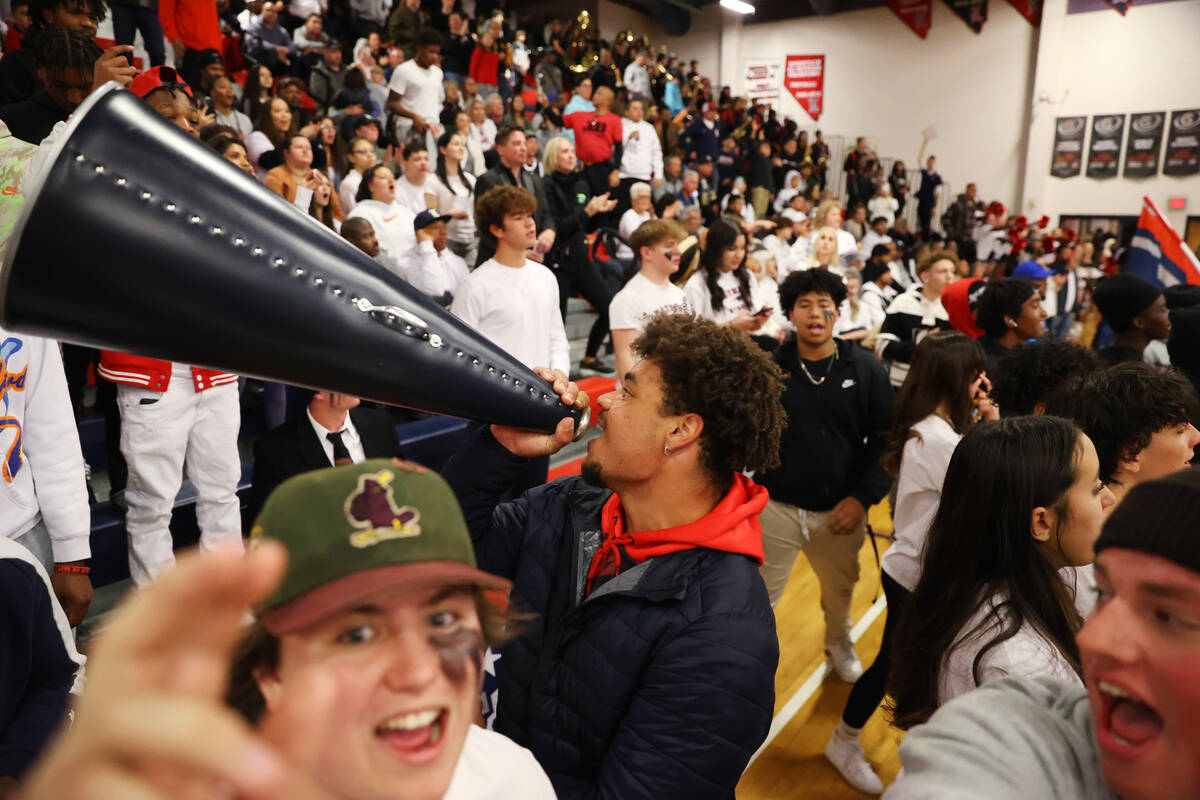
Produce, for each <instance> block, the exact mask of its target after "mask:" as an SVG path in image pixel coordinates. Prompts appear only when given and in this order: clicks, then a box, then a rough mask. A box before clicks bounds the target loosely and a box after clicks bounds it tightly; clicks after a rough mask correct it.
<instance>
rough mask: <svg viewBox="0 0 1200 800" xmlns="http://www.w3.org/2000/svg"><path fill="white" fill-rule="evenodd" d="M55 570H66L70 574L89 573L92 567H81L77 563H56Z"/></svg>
mask: <svg viewBox="0 0 1200 800" xmlns="http://www.w3.org/2000/svg"><path fill="white" fill-rule="evenodd" d="M54 571H55V572H65V573H67V574H68V575H88V574H90V573H91V571H92V568H91V567H81V566H78V565H76V564H55V565H54Z"/></svg>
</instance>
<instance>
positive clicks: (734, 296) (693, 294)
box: [683, 269, 763, 325]
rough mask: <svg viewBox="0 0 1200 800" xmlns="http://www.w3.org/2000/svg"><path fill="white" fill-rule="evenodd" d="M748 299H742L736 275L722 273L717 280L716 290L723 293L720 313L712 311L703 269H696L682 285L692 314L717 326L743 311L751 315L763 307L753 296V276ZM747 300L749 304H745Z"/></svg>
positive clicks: (754, 288) (710, 297)
mask: <svg viewBox="0 0 1200 800" xmlns="http://www.w3.org/2000/svg"><path fill="white" fill-rule="evenodd" d="M749 277H750V297H749V298H743V297H742V287H741V286H740V285H739V284H738V279H737V275H736V274H735V273H733V272H723V273H721V275H720V277H718V278H717V288H719V289H721V291H723V292H724V293H725V302H724V303H723V304H722V306H721V310H720V311H713V307H712V295H710V294H709V292H708V284H707V283H706V282H705V274H704V270H703V269H698V270H696V272H695V273H694V274H693V275H692V277H690V278H688V280H687V283H685V284H684V285H683V293H684V295H685V296H686V297H687V301H688V304H689V305H690V306H691V307H692V311H693V313H695V314H696V315H697V316H699V317H703V318H705V319H711V320H712V321H713V322H715V323H717V324H718V325H724V324H725V323H727V322H729V321H730V320H731V319H733V318H734V317H736V316H737V315H738V314H741V313H742V312H743V311H746V312H749V313H751V314H753V313H754V312H755V311H757V310H758V309H760V308H762V307H763V303H762V302H761V301H759V299H758V297H757V296H756V295H755V291H756V287H755V280H754V275H750V276H749ZM747 300H749V302H747Z"/></svg>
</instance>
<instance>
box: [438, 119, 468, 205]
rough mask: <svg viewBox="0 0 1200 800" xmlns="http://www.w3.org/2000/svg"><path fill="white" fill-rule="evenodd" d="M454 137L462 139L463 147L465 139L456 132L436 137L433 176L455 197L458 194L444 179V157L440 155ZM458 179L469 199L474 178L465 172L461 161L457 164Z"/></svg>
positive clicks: (445, 178) (447, 132)
mask: <svg viewBox="0 0 1200 800" xmlns="http://www.w3.org/2000/svg"><path fill="white" fill-rule="evenodd" d="M455 136H457V137H459V138H460V139H462V140H463V144H464V146H465V144H466V137H465V136H463V135H462V134H461V133H459V132H458V131H457V130H453V131H444V132H443V133H442V135H441V136H439V137H438V140H437V149H438V152H437V155H438V158H437V166H436V167H434V170H433V174H434V175H437V176H438V180H440V181H441V182H442V186H445V187H446V188H447V189H449V190H450V194H455V195H456V194H458V192H457V191H455V189H454V187H453V186H451V185H450V180H449V179H448V178H447V177H446V157H445V155H443V153H442V148H443V147H446V146H448V145H449V144H450V140H451V139H453V138H454V137H455ZM458 179H459V180H460V181H462V184H463V186H465V187H466V188H467V195H466V196H467V197H470V196H471V193H472V192H474V191H475V178H474V176H473V175H471V174H470V173H469V172H467V170H466V169H465V168H464V167H463V164H462V162H461V161H460V162H458Z"/></svg>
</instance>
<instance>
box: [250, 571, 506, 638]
mask: <svg viewBox="0 0 1200 800" xmlns="http://www.w3.org/2000/svg"><path fill="white" fill-rule="evenodd" d="M429 584H435V585H443V584H444V585H450V586H454V585H462V586H478V587H480V588H483V589H501V590H504V591H508V590H509V589H511V588H512V582H511V581H509V580H506V579H504V578H501V577H499V576H498V575H492V574H491V573H490V572H484V571H483V570H481V569H476V568H475V567H471V566H468V565H467V564H461V563H459V562H457V561H427V562H425V563H421V564H402V565H398V566H394V567H378V568H376V569H372V570H368V571H367V572H356V573H354V574H353V575H347V576H346V577H344V578H339V579H337V580H335V581H333V582H332V583H326V584H324V585H323V586H318V587H317V588H315V589H312V590H310V591H308V592H306V593H304V594H302V595H300V596H299V597H297V598H296V599H295V600H292V601H291V602H289V603H285V604H283V605H282V606H279V607H277V608H273V609H271V610H269V611H266V612H264V613H263V614H262V616H261V618H260V619H261V621H262V623H263V626H264V627H265V628H266V629H267V630H268V631H270V632H271V633H272V634H273V635H275V636H282V635H283V634H285V633H293V632H295V631H299V630H303V629H304V628H307V627H309V626H311V625H315V624H316V623H318V622H320V621H322V620H324V619H327V618H329V617H331V616H333V615H335V614H338V613H340V612H342V611H349V610H350V609H352V608H358V607H360V606H363V605H367V604H369V603H370V602H371V598H372V597H374V596H376V595H379V594H381V593H383V592H386V591H388V590H389V589H394V588H396V587H398V586H423V585H429Z"/></svg>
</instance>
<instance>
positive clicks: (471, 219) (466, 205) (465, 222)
mask: <svg viewBox="0 0 1200 800" xmlns="http://www.w3.org/2000/svg"><path fill="white" fill-rule="evenodd" d="M462 174H463V175H467V173H466V172H464V173H462ZM446 178H447V180H449V181H450V186H446V184H445V183H443V182H442V179H441V178H439V177H438V176H437V175H430V176H429V178H428V179H426V181H425V191H427V192H431V193H432V194H433V195H434V196H436V197H437V201H438V206H437V207H438V213H439V214H449V213H450V212H451V211H465V212H467V218H466V219H452V220H450V221H449V222H447V223H446V232H447V233H448V234H449V236H450V241H452V242H459V243H461V244H470V243H471V242H473V241H475V240H476V239H477V238H478V237H479V234H478V232H477V231H476V230H475V193H474V192H473V191H472V189H473V188H474V186H475V180H474V178H472V177H470V176H469V175H468V177H466V178H463V177H461V176H459V175H447V176H446ZM451 189H453V191H451Z"/></svg>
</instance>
